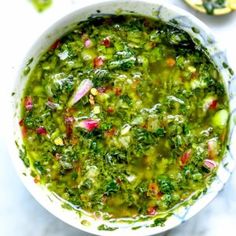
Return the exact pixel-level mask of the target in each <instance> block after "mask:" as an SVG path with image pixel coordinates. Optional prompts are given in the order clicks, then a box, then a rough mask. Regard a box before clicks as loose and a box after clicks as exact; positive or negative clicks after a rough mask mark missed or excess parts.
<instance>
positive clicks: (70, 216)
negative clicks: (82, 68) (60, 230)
mask: <svg viewBox="0 0 236 236" xmlns="http://www.w3.org/2000/svg"><path fill="white" fill-rule="evenodd" d="M117 12H120V13H124V14H139V15H140V14H141V15H145V16H149V17H153V18H156V19H161V20H162V21H164V22H168V23H170V24H172V25H175V26H176V27H179V28H181V29H183V30H185V31H186V32H188V33H189V34H190V35H191V37H192V38H193V39H194V41H195V42H196V43H197V44H198V45H202V46H203V47H204V48H205V49H206V51H207V53H208V55H209V57H210V58H212V60H213V61H214V63H215V65H216V66H217V67H218V70H219V71H220V72H221V75H222V77H223V79H224V83H225V86H226V88H227V91H228V96H229V100H230V114H231V115H230V132H229V141H228V148H227V152H226V154H225V157H224V159H223V161H222V163H221V164H220V166H219V169H218V171H217V176H216V179H215V181H214V182H213V183H212V185H211V186H210V187H209V189H208V191H207V193H206V194H204V195H202V196H200V198H199V199H198V200H197V201H196V202H195V203H194V204H193V205H192V206H187V207H181V208H179V209H178V210H177V211H176V212H175V213H174V214H173V215H172V216H171V217H169V218H168V220H167V221H166V223H165V225H164V226H162V227H160V226H156V227H149V226H150V224H152V223H153V222H152V220H149V221H143V222H134V223H132V224H129V223H112V222H108V221H104V220H101V219H92V218H90V217H89V216H88V215H86V214H84V213H82V214H81V215H79V214H76V213H75V212H74V211H70V210H67V209H65V208H62V207H61V201H60V200H59V199H58V198H56V197H55V196H54V195H53V194H52V193H50V192H49V191H48V190H47V189H46V188H45V187H43V186H39V185H37V184H35V183H34V181H33V178H32V177H31V176H30V171H29V170H28V169H27V168H26V167H25V166H24V164H23V162H22V160H21V159H20V158H19V149H18V147H20V148H21V145H22V139H21V130H20V127H19V125H18V122H19V119H20V117H19V116H20V99H21V96H22V91H23V89H24V87H25V84H26V82H27V79H28V76H25V75H24V74H23V72H22V71H23V70H24V69H25V68H26V67H29V68H31V69H32V68H33V67H34V66H35V64H36V63H37V61H38V59H39V57H40V55H41V54H42V53H43V52H45V51H46V50H47V49H48V48H49V46H50V45H52V43H53V42H55V41H56V40H57V39H58V38H60V37H61V36H62V35H64V34H66V33H67V32H69V31H70V30H71V29H72V28H73V27H74V26H75V25H76V24H77V23H78V22H80V21H83V20H86V19H87V18H88V17H90V16H91V15H94V16H99V15H102V14H117ZM196 29H197V30H196ZM31 58H33V61H31V60H30V59H31ZM230 72H231V71H230V69H229V68H228V66H227V60H226V56H225V53H224V51H222V50H221V49H220V48H219V47H218V44H217V42H216V40H215V38H214V37H213V36H212V35H211V34H210V33H209V29H208V28H207V27H206V26H205V25H204V24H203V23H202V22H200V21H199V20H198V19H196V18H195V17H193V16H192V15H190V14H189V13H187V12H185V11H183V10H181V9H179V8H177V7H174V6H172V5H168V4H166V3H163V2H160V1H154V0H146V1H144V0H143V1H139V0H135V1H116V0H107V1H106V0H105V1H101V0H99V1H97V3H96V4H93V5H88V6H85V7H83V8H79V9H76V10H75V11H73V12H71V13H70V14H68V15H66V16H64V17H63V18H62V19H60V20H58V21H57V22H56V23H54V24H53V25H52V26H51V27H50V28H49V29H48V30H47V31H46V32H45V33H43V34H42V35H41V36H40V37H39V39H38V40H37V41H36V42H35V43H34V45H33V46H32V47H31V49H30V50H29V52H28V54H27V56H26V58H25V60H24V62H23V64H22V66H21V68H20V69H19V73H18V75H17V79H16V82H15V87H14V90H13V92H14V96H12V98H11V100H12V107H11V109H12V113H11V115H12V117H13V120H12V117H11V123H10V127H9V129H10V131H9V137H8V139H9V150H10V152H11V157H12V159H13V163H14V165H15V167H16V170H17V173H18V174H19V176H20V178H21V179H22V181H23V183H24V184H25V186H26V187H27V189H28V190H29V191H30V192H31V193H32V195H33V196H34V197H35V198H36V199H37V201H38V202H39V203H40V204H41V205H43V206H44V207H45V208H46V209H47V210H48V211H50V212H51V213H52V214H54V215H55V216H57V217H58V218H60V219H61V220H63V221H65V222H67V223H68V224H70V225H72V226H74V227H77V228H79V229H82V230H84V231H87V232H90V233H95V234H98V235H99V234H102V235H110V232H109V231H99V230H98V229H97V227H98V226H99V225H101V224H106V225H108V226H110V227H113V228H114V227H115V228H117V229H116V230H115V231H113V232H112V234H113V235H121V234H126V235H130V236H131V235H150V234H154V233H160V232H163V231H166V230H168V229H170V228H173V227H175V226H177V225H179V224H180V223H182V222H183V221H186V220H187V219H189V218H190V217H192V216H193V215H195V214H196V213H197V212H198V211H200V210H201V209H202V208H204V207H205V206H206V205H207V204H208V203H209V202H210V201H211V200H212V199H213V198H214V197H215V196H216V195H217V193H218V192H219V191H220V190H221V189H222V187H223V186H224V184H225V182H226V181H227V179H228V178H229V176H230V173H231V172H232V170H233V167H234V165H235V156H234V155H233V153H236V144H235V143H233V140H235V141H234V142H236V131H235V125H234V121H233V120H234V119H233V118H234V116H235V113H236V100H235V99H236V98H235V93H236V92H235V91H236V89H235V88H236V78H235V77H233V75H232V74H231V73H230ZM233 88H234V89H233ZM15 142H16V143H17V145H16V144H15ZM133 227H140V228H138V229H136V230H132V228H133Z"/></svg>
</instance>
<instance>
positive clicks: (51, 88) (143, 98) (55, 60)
mask: <svg viewBox="0 0 236 236" xmlns="http://www.w3.org/2000/svg"><path fill="white" fill-rule="evenodd" d="M21 118H22V119H21V121H20V122H19V124H20V126H21V129H22V135H23V140H24V151H22V155H21V158H22V159H23V160H24V162H25V164H26V165H27V166H29V167H30V168H31V171H32V175H33V176H34V178H35V182H36V183H40V184H44V185H46V186H47V187H48V189H49V190H50V191H53V192H54V193H55V194H57V195H58V196H59V197H60V198H62V199H64V200H65V201H67V202H69V203H70V204H72V205H73V206H74V208H75V209H78V210H79V209H82V210H85V211H87V212H91V213H92V214H94V213H96V214H102V215H103V216H104V217H106V218H124V217H137V216H150V217H151V216H156V215H158V214H161V213H163V212H171V211H172V209H173V208H175V207H176V206H178V205H179V204H182V203H184V202H187V201H188V200H189V199H190V198H197V196H199V194H200V193H202V192H203V191H204V190H205V189H206V188H207V186H209V184H210V183H211V181H212V178H213V177H214V175H215V172H216V170H217V166H218V164H219V162H220V161H221V160H222V156H223V153H224V150H225V145H226V139H227V135H228V132H227V123H228V99H227V95H226V92H225V88H224V85H223V82H222V80H221V77H220V75H219V73H218V71H217V69H216V68H215V67H214V64H213V63H212V62H211V61H210V60H209V59H208V57H207V56H206V55H205V53H204V52H203V51H202V50H201V49H200V47H199V46H197V45H195V44H194V43H193V41H192V39H191V38H190V36H189V35H188V34H186V33H185V32H183V31H182V30H179V29H177V28H175V27H173V26H171V25H167V24H165V23H163V22H160V21H156V20H153V19H149V18H144V17H141V16H122V15H121V16H107V17H101V18H91V19H90V20H88V21H85V22H81V23H79V24H78V25H77V26H76V28H74V30H73V31H71V32H70V33H68V34H67V35H65V36H64V37H62V38H61V39H59V40H57V41H56V42H55V43H54V44H53V45H52V46H51V47H50V48H49V49H48V51H47V52H46V53H44V54H43V55H42V56H41V58H40V60H39V62H38V63H37V65H36V67H35V68H34V69H33V71H32V72H31V73H30V79H29V81H28V82H27V86H26V88H25V91H24V94H23V97H22V106H21Z"/></svg>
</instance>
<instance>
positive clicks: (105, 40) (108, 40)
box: [102, 37, 111, 48]
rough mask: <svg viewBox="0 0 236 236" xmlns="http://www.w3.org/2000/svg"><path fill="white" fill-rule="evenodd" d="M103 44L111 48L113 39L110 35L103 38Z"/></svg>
mask: <svg viewBox="0 0 236 236" xmlns="http://www.w3.org/2000/svg"><path fill="white" fill-rule="evenodd" d="M102 44H103V45H104V46H105V47H106V48H109V47H110V46H111V40H110V38H109V37H106V38H104V39H103V40H102Z"/></svg>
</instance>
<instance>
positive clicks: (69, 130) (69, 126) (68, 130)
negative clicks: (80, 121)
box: [64, 116, 75, 137]
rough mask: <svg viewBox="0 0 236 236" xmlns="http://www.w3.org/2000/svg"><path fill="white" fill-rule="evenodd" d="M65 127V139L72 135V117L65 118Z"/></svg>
mask: <svg viewBox="0 0 236 236" xmlns="http://www.w3.org/2000/svg"><path fill="white" fill-rule="evenodd" d="M64 120H65V126H66V135H67V137H71V135H72V133H73V124H74V121H75V119H74V117H73V116H65V118H64Z"/></svg>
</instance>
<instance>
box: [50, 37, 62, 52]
mask: <svg viewBox="0 0 236 236" xmlns="http://www.w3.org/2000/svg"><path fill="white" fill-rule="evenodd" d="M60 45H61V40H60V39H58V40H56V41H55V42H54V43H53V44H52V45H51V47H50V49H51V50H55V49H57V48H58V47H59V46H60Z"/></svg>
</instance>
